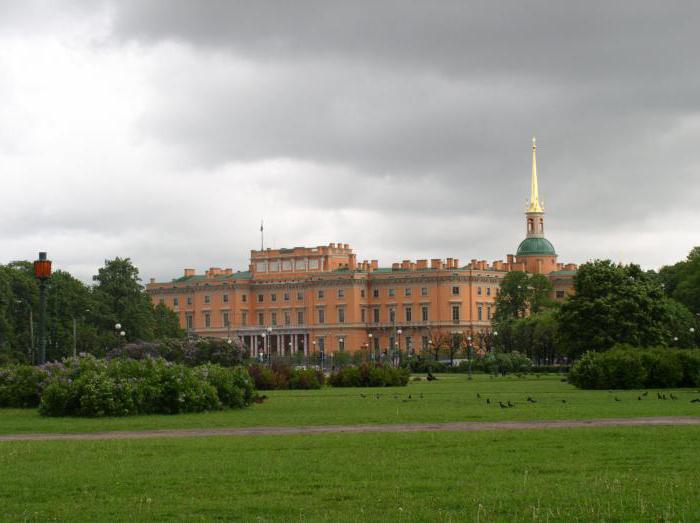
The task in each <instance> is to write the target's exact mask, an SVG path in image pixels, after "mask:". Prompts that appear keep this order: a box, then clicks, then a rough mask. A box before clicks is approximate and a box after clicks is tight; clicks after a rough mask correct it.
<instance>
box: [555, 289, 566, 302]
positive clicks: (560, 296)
mask: <svg viewBox="0 0 700 523" xmlns="http://www.w3.org/2000/svg"><path fill="white" fill-rule="evenodd" d="M556 296H557V299H558V300H561V299H563V298H564V291H557V294H556Z"/></svg>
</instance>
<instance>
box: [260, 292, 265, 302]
mask: <svg viewBox="0 0 700 523" xmlns="http://www.w3.org/2000/svg"><path fill="white" fill-rule="evenodd" d="M263 301H265V295H264V294H258V303H262V302H263Z"/></svg>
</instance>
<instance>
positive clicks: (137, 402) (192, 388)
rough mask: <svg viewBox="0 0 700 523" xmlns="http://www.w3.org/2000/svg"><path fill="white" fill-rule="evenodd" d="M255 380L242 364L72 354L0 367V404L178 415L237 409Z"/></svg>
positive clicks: (84, 412) (56, 412) (61, 411)
mask: <svg viewBox="0 0 700 523" xmlns="http://www.w3.org/2000/svg"><path fill="white" fill-rule="evenodd" d="M254 392H255V388H254V382H253V380H252V379H251V378H250V376H249V375H248V373H247V372H246V371H245V369H242V368H227V367H222V366H220V365H214V364H210V365H203V366H200V367H194V368H191V367H188V366H186V365H182V364H177V363H170V362H167V361H165V360H164V359H162V358H159V359H153V358H148V359H143V360H130V359H115V360H110V361H107V360H98V359H96V358H94V357H92V356H88V357H84V358H71V359H67V360H65V361H64V362H63V363H62V364H51V365H47V366H43V367H29V366H23V367H8V368H4V369H0V406H25V407H27V406H37V405H39V410H40V412H41V413H42V414H44V415H46V416H127V415H131V414H177V413H181V412H201V411H209V410H217V409H223V408H242V407H245V406H247V405H249V404H250V403H251V402H252V399H253V395H254Z"/></svg>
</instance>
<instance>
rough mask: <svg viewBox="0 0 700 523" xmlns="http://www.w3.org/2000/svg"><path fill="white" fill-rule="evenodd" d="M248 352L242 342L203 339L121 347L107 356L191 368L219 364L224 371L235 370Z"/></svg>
mask: <svg viewBox="0 0 700 523" xmlns="http://www.w3.org/2000/svg"><path fill="white" fill-rule="evenodd" d="M244 354H245V351H244V349H243V346H242V345H241V343H240V342H239V341H238V339H235V340H231V343H228V341H227V340H223V339H220V338H200V339H197V340H194V341H183V340H177V339H172V340H163V341H158V342H144V341H137V342H134V343H127V344H126V345H124V346H123V347H117V348H115V349H112V350H111V351H109V352H108V353H107V359H117V358H129V359H133V360H142V359H146V358H163V359H165V360H167V361H171V362H174V363H183V364H185V365H189V366H191V367H194V366H197V365H204V364H206V363H216V364H219V365H223V366H224V367H234V366H236V365H240V364H241V363H242V362H243V358H244Z"/></svg>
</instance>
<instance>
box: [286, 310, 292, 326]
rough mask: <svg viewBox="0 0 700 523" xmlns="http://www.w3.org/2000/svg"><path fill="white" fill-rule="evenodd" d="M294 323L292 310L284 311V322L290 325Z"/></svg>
mask: <svg viewBox="0 0 700 523" xmlns="http://www.w3.org/2000/svg"><path fill="white" fill-rule="evenodd" d="M291 323H292V313H291V312H285V313H284V324H285V325H289V324H291Z"/></svg>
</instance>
